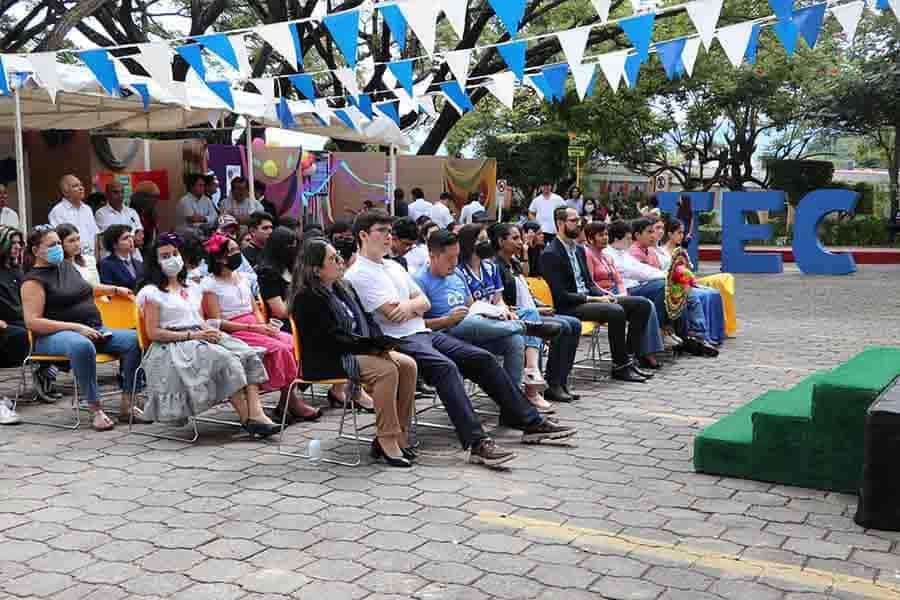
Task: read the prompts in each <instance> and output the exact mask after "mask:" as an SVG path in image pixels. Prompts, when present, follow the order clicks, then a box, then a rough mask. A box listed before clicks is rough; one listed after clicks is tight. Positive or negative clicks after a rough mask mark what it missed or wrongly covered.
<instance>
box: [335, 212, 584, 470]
mask: <svg viewBox="0 0 900 600" xmlns="http://www.w3.org/2000/svg"><path fill="white" fill-rule="evenodd" d="M392 221H393V219H392V218H391V216H390V215H388V214H387V212H385V211H383V210H371V211H368V212H365V213H362V214H360V215H359V216H357V217H356V221H355V222H354V224H353V233H354V235H355V236H356V239H357V242H358V244H359V247H360V251H359V255H358V257H357V259H356V262H355V263H354V264H353V266H352V267H350V269H348V270H347V273H346V274H345V276H344V277H345V279H346V280H347V281H349V282H350V284H351V285H352V286H353V288H354V289H355V290H356V293H357V294H358V295H359V298H360V301H361V302H362V305H363V308H364V309H365V310H366V311H367V312H370V313H372V314H373V315H374V317H375V321H376V322H377V323H378V324H379V326H381V329H382V331H383V332H384V333H385V335H388V336H391V337H394V338H397V346H396V349H397V351H399V352H402V353H403V354H406V355H408V356H411V357H412V358H413V359H415V361H416V363H417V364H418V366H419V373H420V374H421V375H422V376H423V377H424V379H425V381H426V382H427V383H428V384H429V385H432V386H434V387H435V388H437V392H438V396H439V397H440V399H441V402H442V403H443V404H444V407H445V408H446V409H447V414H448V416H449V417H450V420H451V422H452V423H453V427H454V428H455V429H456V434H457V436H458V438H459V440H460V442H461V443H462V445H463V447H464V448H466V449H468V450H469V461H470V462H472V463H474V464H483V465H486V466H488V467H497V466H500V465H502V464H504V463H506V462H508V461H510V460H513V459H514V458H515V453H514V452H512V451H510V450H506V449H504V448H501V447H500V446H498V445H497V444H496V443H495V442H494V441H493V440H492V439H491V438H490V437H489V436H488V434H487V433H486V432H485V431H484V428H483V427H482V426H481V421H480V420H479V418H478V416H477V415H476V414H475V411H474V409H473V408H472V402H471V400H470V399H469V396H468V395H467V394H466V390H465V385H464V383H463V379H462V378H463V376H465V377H467V378H468V379H470V380H472V381H474V382H475V383H476V384H478V385H479V386H480V387H481V388H482V389H483V390H484V391H485V392H486V393H487V395H488V396H490V398H491V399H492V400H494V402H496V403H497V404H498V405H500V412H501V417H500V418H501V421H503V422H504V423H505V424H508V425H510V426H512V427H516V428H518V429H521V430H522V431H523V435H522V441H523V442H524V443H539V442H540V441H542V440H547V439H564V438H569V437H571V436H572V435H574V433H575V430H574V429H572V428H569V427H562V426H560V425H558V424H556V423H555V422H553V421H550V420H548V419H544V418H542V417H541V416H540V415H539V414H538V412H537V411H536V410H535V409H534V408H533V407H532V406H531V405H530V404H529V403H528V402H527V401H526V400H525V398H523V397H522V395H521V393H520V392H519V391H518V390H516V389H515V386H514V385H513V383H512V381H510V379H509V376H508V375H507V374H506V372H505V371H504V370H503V369H501V368H499V367H498V365H497V362H496V361H495V360H494V357H493V356H492V355H491V354H490V353H489V352H487V351H486V350H482V349H481V348H476V347H475V346H473V345H471V344H467V343H466V342H463V341H461V340H457V339H455V338H453V337H451V336H449V335H446V334H444V333H441V332H432V331H430V330H429V329H428V328H427V327H426V326H425V321H424V319H423V318H422V316H423V315H424V314H425V313H426V312H427V311H428V309H429V308H430V307H431V303H430V302H429V301H428V298H427V297H426V296H425V294H423V293H422V290H421V289H420V288H419V286H418V285H417V284H416V283H415V281H414V280H413V279H412V277H411V276H410V275H409V273H407V272H406V271H405V270H404V269H403V267H401V266H400V265H399V264H397V263H396V262H394V261H391V260H384V256H385V255H386V254H387V253H388V252H389V251H390V248H391V239H392V236H391V225H392Z"/></svg>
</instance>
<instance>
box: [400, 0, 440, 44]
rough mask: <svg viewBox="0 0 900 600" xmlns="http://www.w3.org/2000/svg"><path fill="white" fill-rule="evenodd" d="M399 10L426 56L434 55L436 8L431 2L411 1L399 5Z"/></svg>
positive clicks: (429, 0)
mask: <svg viewBox="0 0 900 600" xmlns="http://www.w3.org/2000/svg"><path fill="white" fill-rule="evenodd" d="M399 6H400V10H402V11H403V16H405V17H406V22H407V24H408V25H409V28H410V29H412V30H413V33H415V34H416V37H417V38H419V42H421V43H422V48H423V49H424V50H425V53H426V54H428V56H431V55H432V54H433V53H434V43H435V40H436V31H437V9H438V7H437V6H436V5H435V4H434V3H433V2H431V0H425V2H422V1H421V0H413V1H411V2H406V3H404V4H400V5H399Z"/></svg>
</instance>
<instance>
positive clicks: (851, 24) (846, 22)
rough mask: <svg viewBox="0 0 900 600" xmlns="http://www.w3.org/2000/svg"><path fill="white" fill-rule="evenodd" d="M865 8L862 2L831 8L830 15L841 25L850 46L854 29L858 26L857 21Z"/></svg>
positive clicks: (858, 0)
mask: <svg viewBox="0 0 900 600" xmlns="http://www.w3.org/2000/svg"><path fill="white" fill-rule="evenodd" d="M865 7H866V3H865V2H863V0H856V2H850V3H848V4H841V5H838V6H832V7H831V14H832V15H834V18H835V19H837V22H838V23H840V24H841V29H843V30H844V35H846V36H847V42H848V43H851V44H852V43H853V38H855V37H856V28H857V26H859V20H860V19H861V18H862V14H863V9H864V8H865Z"/></svg>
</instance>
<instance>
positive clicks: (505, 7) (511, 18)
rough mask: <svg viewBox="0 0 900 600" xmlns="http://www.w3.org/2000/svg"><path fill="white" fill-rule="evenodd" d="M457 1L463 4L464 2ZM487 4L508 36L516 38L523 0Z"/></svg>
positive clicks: (523, 4) (490, 1) (498, 0)
mask: <svg viewBox="0 0 900 600" xmlns="http://www.w3.org/2000/svg"><path fill="white" fill-rule="evenodd" d="M420 1H422V0H420ZM424 1H426V2H427V1H428V0H424ZM458 1H460V2H463V1H464V0H458ZM488 3H489V4H490V5H491V8H493V9H494V13H495V14H496V15H497V18H498V19H500V22H501V23H503V26H504V27H506V30H507V31H508V32H509V35H511V36H512V37H516V36H517V35H518V34H519V26H520V25H521V24H522V18H523V17H524V16H525V0H488Z"/></svg>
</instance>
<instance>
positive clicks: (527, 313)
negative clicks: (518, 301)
mask: <svg viewBox="0 0 900 600" xmlns="http://www.w3.org/2000/svg"><path fill="white" fill-rule="evenodd" d="M516 316H517V317H519V319H520V320H522V321H531V322H533V323H540V322H541V313H539V312H538V311H537V309H536V308H519V309H517V310H516ZM525 347H526V348H538V349H540V347H541V338H539V337H534V336H533V335H526V336H525Z"/></svg>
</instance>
